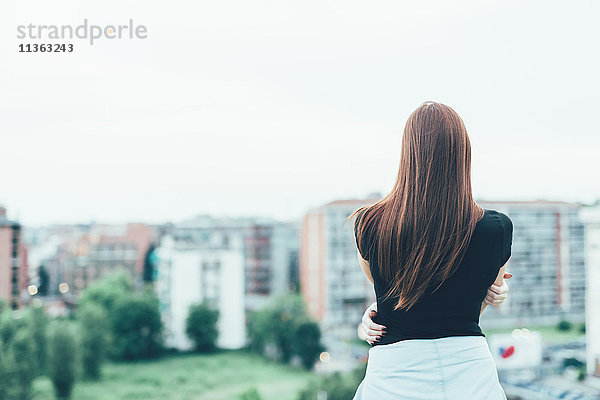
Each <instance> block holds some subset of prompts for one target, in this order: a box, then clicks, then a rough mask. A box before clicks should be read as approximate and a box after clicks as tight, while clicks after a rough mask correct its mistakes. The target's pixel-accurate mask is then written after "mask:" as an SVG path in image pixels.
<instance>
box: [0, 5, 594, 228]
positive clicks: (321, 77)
mask: <svg viewBox="0 0 600 400" xmlns="http://www.w3.org/2000/svg"><path fill="white" fill-rule="evenodd" d="M61 4H62V5H64V7H58V6H56V5H54V4H49V3H46V2H43V1H34V2H33V3H22V2H17V1H11V2H9V4H8V12H7V13H2V15H0V22H1V23H2V26H3V27H4V29H3V32H4V33H5V34H4V35H0V48H2V50H3V51H4V53H5V54H6V55H7V57H6V62H5V63H2V64H1V65H0V85H2V87H3V96H2V97H1V98H0V106H1V107H0V121H2V122H1V124H2V129H3V132H4V133H3V136H2V145H3V147H4V148H5V149H6V151H5V152H4V153H3V157H1V158H0V168H2V169H3V170H4V171H12V172H11V173H7V174H2V176H1V177H0V188H1V189H0V202H1V203H3V204H4V205H5V206H6V208H7V209H8V210H9V214H10V217H11V218H13V219H18V220H19V221H21V222H22V223H23V224H24V225H41V224H48V223H52V222H63V223H72V222H81V221H90V220H97V221H103V222H124V221H143V222H149V223H157V222H164V221H167V220H180V219H184V218H189V217H192V216H194V215H197V214H212V215H223V214H229V215H265V216H266V215H269V216H273V217H276V218H279V219H285V220H289V219H297V218H300V217H301V215H302V214H303V213H304V212H305V211H306V210H308V209H311V208H313V207H316V206H318V205H319V204H322V203H326V202H328V201H332V200H335V199H336V198H362V197H364V196H365V195H367V194H368V193H371V192H380V193H382V194H386V193H387V192H388V191H389V189H390V188H391V187H392V185H393V182H394V179H395V176H396V172H397V168H398V161H399V156H400V143H401V136H402V129H403V126H404V123H405V121H406V119H407V117H408V115H409V114H410V113H411V112H412V111H413V110H414V109H415V108H416V107H418V106H419V104H421V103H422V102H423V101H426V100H435V101H440V102H443V103H446V104H448V105H450V106H451V107H453V108H455V110H456V111H457V112H458V113H459V114H460V115H461V117H462V118H463V119H464V121H465V124H466V126H467V129H468V131H469V134H470V137H471V144H472V180H473V190H474V195H475V197H476V198H481V199H494V200H495V199H499V200H508V199H517V200H533V199H540V198H542V199H548V200H566V201H582V202H593V201H595V200H596V199H598V198H600V187H598V186H597V185H590V184H589V182H594V181H595V180H596V179H597V171H599V170H600V157H598V155H599V154H600V135H597V134H596V132H595V131H594V127H595V112H596V111H595V109H596V107H595V106H596V104H597V101H596V93H597V92H598V90H599V89H600V76H599V75H598V74H597V73H596V71H597V70H599V69H600V56H598V54H597V53H596V52H592V51H590V50H589V49H591V48H594V46H595V38H596V37H598V36H600V27H599V26H598V24H596V23H595V20H594V15H597V14H598V11H599V8H598V7H600V5H599V4H597V3H595V2H589V1H584V0H581V1H574V2H569V3H568V4H566V3H562V2H541V1H534V2H527V3H526V4H524V3H522V2H516V1H509V2H503V3H482V2H475V1H457V2H442V1H434V2H428V3H423V4H421V3H414V4H408V3H407V4H404V3H402V4H401V3H397V2H391V1H387V2H383V3H378V5H372V6H370V7H368V8H365V7H364V6H363V5H362V4H361V3H360V2H337V1H329V2H325V3H323V2H303V3H301V4H292V3H282V2H269V1H267V2H264V3H263V4H262V6H261V7H258V6H256V5H254V6H251V5H249V4H247V3H245V2H242V1H230V2H223V3H218V4H217V3H215V4H212V3H206V4H200V3H198V4H187V3H185V4H184V2H183V1H173V2H169V3H168V4H166V3H161V2H152V1H149V2H145V3H144V7H143V8H142V7H139V6H137V5H135V4H133V3H132V4H123V3H122V2H117V1H107V2H103V3H102V5H101V6H100V5H98V4H92V3H80V2H75V1H71V0H63V1H62V2H61ZM184 7H185V9H186V12H185V13H182V12H181V10H182V9H183V8H184ZM92 17H93V18H92ZM86 18H87V19H89V22H90V24H99V25H103V24H110V23H114V24H116V23H122V22H123V21H125V22H126V21H129V19H130V18H133V19H134V20H135V22H136V24H138V23H139V24H143V25H144V26H147V29H148V37H147V39H144V40H135V41H133V40H118V41H109V40H103V41H98V42H97V43H94V45H93V46H90V45H89V44H88V43H86V42H85V41H83V42H79V41H78V42H76V43H75V46H76V51H74V52H73V53H71V54H69V55H65V54H28V55H24V54H19V53H18V52H17V51H16V48H17V46H18V43H19V40H18V39H17V30H16V28H17V26H19V25H23V24H25V25H27V24H29V23H34V24H39V25H43V24H47V25H60V24H71V25H77V24H80V23H81V22H82V21H83V20H84V19H86ZM532 20H535V21H536V23H535V24H531V21H532ZM507 22H510V23H507ZM441 60H443V63H441Z"/></svg>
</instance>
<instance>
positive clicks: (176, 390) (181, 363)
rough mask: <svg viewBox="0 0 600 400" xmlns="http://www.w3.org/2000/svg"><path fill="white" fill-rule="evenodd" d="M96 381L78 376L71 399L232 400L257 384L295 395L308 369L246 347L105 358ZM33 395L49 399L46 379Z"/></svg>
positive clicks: (277, 399) (271, 399) (288, 397)
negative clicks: (147, 357) (115, 360)
mask: <svg viewBox="0 0 600 400" xmlns="http://www.w3.org/2000/svg"><path fill="white" fill-rule="evenodd" d="M103 371H104V375H103V379H102V381H100V382H85V381H78V382H77V383H76V385H75V389H74V392H73V396H72V400H137V399H139V400H142V399H143V400H159V399H160V400H196V399H198V400H199V399H201V400H237V399H238V398H239V396H240V394H241V393H243V392H244V391H246V390H248V389H249V388H252V387H254V388H256V389H257V390H258V392H259V393H260V395H261V397H262V398H263V399H264V400H295V399H296V397H297V394H298V392H299V391H300V390H301V389H302V388H304V387H305V386H306V385H307V384H308V382H309V381H310V379H313V378H315V375H314V374H313V373H310V372H307V371H305V370H303V369H301V368H295V367H292V366H289V365H285V364H278V363H275V362H269V361H266V360H265V359H264V358H262V357H259V356H257V355H254V354H252V353H249V352H247V351H242V350H240V351H223V352H220V353H216V354H211V355H194V354H182V355H172V356H168V357H164V358H162V359H160V360H155V361H144V362H139V363H107V364H106V365H105V366H104V370H103ZM34 390H35V395H34V399H35V400H53V399H54V393H53V389H52V384H51V382H50V380H49V379H48V378H46V377H41V378H38V379H37V380H36V381H35V383H34Z"/></svg>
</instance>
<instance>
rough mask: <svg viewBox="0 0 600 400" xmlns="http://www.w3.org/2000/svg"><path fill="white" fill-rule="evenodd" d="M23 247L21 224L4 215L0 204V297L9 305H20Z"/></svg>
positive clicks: (24, 278)
mask: <svg viewBox="0 0 600 400" xmlns="http://www.w3.org/2000/svg"><path fill="white" fill-rule="evenodd" d="M24 252H25V248H24V246H23V244H22V242H21V225H20V224H19V223H18V222H15V221H11V220H9V219H8V218H7V217H6V208H4V207H2V206H0V299H2V300H4V301H6V302H8V304H9V305H10V307H12V308H13V309H17V308H19V307H20V306H21V304H22V301H21V292H22V289H23V287H24V286H25V285H26V284H27V281H26V277H25V276H23V274H24V273H23V270H24V268H25V265H24V257H25V256H24Z"/></svg>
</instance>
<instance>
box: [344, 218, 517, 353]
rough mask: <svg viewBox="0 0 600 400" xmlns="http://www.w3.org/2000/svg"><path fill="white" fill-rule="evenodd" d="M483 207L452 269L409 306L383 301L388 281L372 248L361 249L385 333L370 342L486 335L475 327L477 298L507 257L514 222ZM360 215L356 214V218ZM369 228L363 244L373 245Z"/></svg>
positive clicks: (484, 290)
mask: <svg viewBox="0 0 600 400" xmlns="http://www.w3.org/2000/svg"><path fill="white" fill-rule="evenodd" d="M484 211H485V213H484V216H483V218H482V219H480V220H479V221H478V222H477V225H476V227H475V230H474V231H473V235H472V236H471V241H470V243H469V246H468V248H467V251H466V253H465V256H464V258H463V260H462V262H461V263H460V265H459V266H458V268H457V270H456V272H455V273H454V274H452V275H451V276H450V277H449V278H448V279H447V280H446V281H445V282H444V283H443V284H442V286H440V288H439V289H438V290H437V291H435V292H433V293H431V294H426V295H424V296H423V297H422V298H421V299H420V300H419V302H418V303H416V304H415V305H414V306H413V307H412V308H411V309H410V310H408V311H405V310H394V305H395V304H396V301H397V298H395V299H394V298H388V299H387V300H386V301H382V299H383V296H384V295H385V293H386V290H387V289H388V285H387V283H386V282H385V281H384V280H383V278H382V277H381V276H380V274H379V269H378V267H377V260H376V250H375V251H373V256H371V254H361V255H362V257H363V258H364V259H365V260H367V261H369V265H370V268H371V276H372V277H373V280H374V283H375V294H376V297H377V311H378V313H377V316H376V317H375V318H373V321H374V322H376V323H378V324H381V325H385V326H386V327H387V333H386V334H385V335H383V336H382V337H381V339H380V340H379V341H376V342H374V344H373V345H374V346H376V345H382V344H389V343H394V342H398V341H401V340H407V339H436V338H442V337H449V336H485V335H484V334H483V333H482V332H481V328H480V327H479V313H480V310H481V303H482V302H483V299H484V298H485V295H486V292H487V289H488V287H490V286H491V285H492V283H494V281H495V280H496V277H497V276H498V272H499V271H500V268H501V267H502V266H503V265H504V264H505V263H506V261H508V259H509V258H510V254H511V245H512V233H513V225H512V221H511V220H510V218H509V217H508V216H507V215H505V214H503V213H501V212H498V211H496V210H487V209H486V210H484ZM360 217H361V215H360V214H359V216H358V218H356V222H358V220H359V218H360ZM356 222H355V235H356ZM369 233H370V231H367V232H366V234H365V235H363V242H362V246H361V248H362V249H369V248H372V247H371V246H369V244H370V240H372V239H371V238H370V236H371V235H369ZM355 238H356V236H355ZM373 248H374V249H376V246H374V247H373ZM365 251H366V250H365Z"/></svg>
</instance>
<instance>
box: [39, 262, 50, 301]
mask: <svg viewBox="0 0 600 400" xmlns="http://www.w3.org/2000/svg"><path fill="white" fill-rule="evenodd" d="M38 275H39V277H40V286H39V287H38V293H39V294H40V296H47V295H48V287H49V284H50V283H49V282H50V274H48V270H47V269H46V267H44V266H43V265H40V268H39V269H38Z"/></svg>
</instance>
